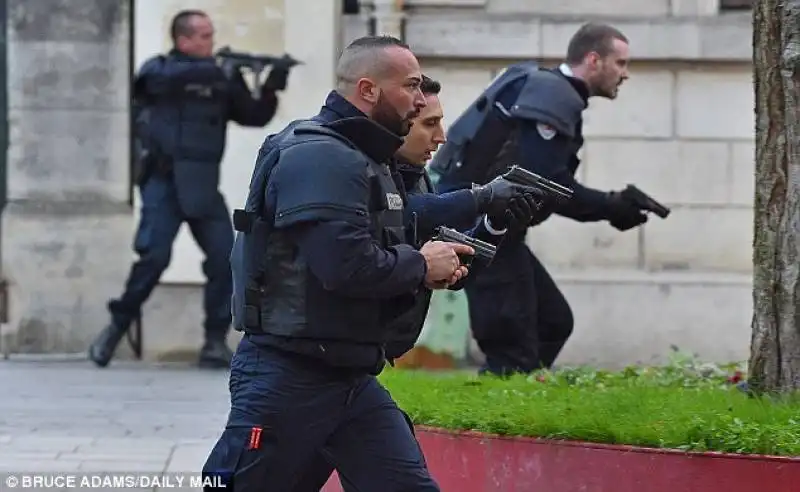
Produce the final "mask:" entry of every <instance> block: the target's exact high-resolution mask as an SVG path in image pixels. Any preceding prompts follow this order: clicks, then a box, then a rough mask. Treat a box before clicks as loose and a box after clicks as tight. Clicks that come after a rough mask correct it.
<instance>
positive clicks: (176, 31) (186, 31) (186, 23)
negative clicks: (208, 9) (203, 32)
mask: <svg viewBox="0 0 800 492" xmlns="http://www.w3.org/2000/svg"><path fill="white" fill-rule="evenodd" d="M197 16H199V17H208V14H206V13H205V12H203V11H202V10H181V11H180V12H178V13H177V14H175V16H174V17H173V18H172V23H171V24H170V26H169V35H170V37H172V42H173V43H176V42H177V41H178V37H179V36H191V35H192V34H194V29H193V28H192V24H191V20H192V17H197Z"/></svg>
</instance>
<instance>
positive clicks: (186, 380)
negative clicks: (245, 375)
mask: <svg viewBox="0 0 800 492" xmlns="http://www.w3.org/2000/svg"><path fill="white" fill-rule="evenodd" d="M227 384H228V374H227V372H226V371H216V372H215V371H200V370H198V369H195V368H190V367H176V366H172V367H169V366H167V367H164V366H161V367H158V366H153V365H146V364H142V363H136V362H119V363H112V365H111V366H109V367H108V368H106V369H104V370H100V369H97V368H95V367H94V366H92V365H91V364H90V363H89V362H20V361H0V391H2V392H1V393H0V474H3V475H4V476H3V478H4V479H5V478H6V477H5V474H7V473H14V472H16V473H20V472H36V471H40V472H50V473H55V472H75V473H80V472H128V473H138V472H142V473H147V474H158V473H160V472H176V473H185V474H193V475H197V474H198V473H199V471H200V469H201V468H202V466H203V462H204V461H205V459H206V457H207V455H208V452H209V451H210V449H211V446H213V444H214V442H215V441H216V439H217V437H218V436H219V434H220V433H221V432H222V428H223V426H224V424H225V420H226V418H227V412H228V408H229V407H228V388H227ZM0 490H11V489H9V488H7V484H6V483H0ZM48 490H57V488H52V487H51V488H48ZM93 490H103V489H102V488H101V489H98V488H95V489H93ZM151 490H152V489H151ZM161 490H166V489H165V488H162V489H161ZM170 490H175V489H174V488H172V489H170Z"/></svg>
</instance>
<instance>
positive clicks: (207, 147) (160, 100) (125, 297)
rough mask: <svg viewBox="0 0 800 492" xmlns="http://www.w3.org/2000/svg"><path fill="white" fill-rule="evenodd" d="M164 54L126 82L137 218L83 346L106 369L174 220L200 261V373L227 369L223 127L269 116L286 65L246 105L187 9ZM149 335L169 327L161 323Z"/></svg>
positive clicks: (164, 256) (159, 266)
mask: <svg viewBox="0 0 800 492" xmlns="http://www.w3.org/2000/svg"><path fill="white" fill-rule="evenodd" d="M171 35H172V40H173V43H174V47H173V49H172V50H171V51H170V52H169V53H168V54H166V55H159V56H155V57H153V58H151V59H150V60H148V61H147V62H145V63H144V65H143V66H142V68H141V70H140V72H139V74H138V75H137V77H136V79H135V81H134V84H133V93H134V101H135V104H136V107H137V112H138V114H137V115H136V116H137V129H136V133H137V138H136V143H137V149H138V156H137V157H138V159H137V165H138V169H137V176H136V179H137V184H138V185H139V188H140V193H141V199H142V213H141V219H140V222H139V227H138V230H137V233H136V237H135V240H134V249H135V251H136V252H137V253H138V255H139V259H138V261H136V263H134V265H133V267H132V269H131V272H130V275H129V277H128V280H127V283H126V286H125V291H124V292H123V294H122V296H121V297H119V298H118V299H115V300H112V301H111V302H109V310H110V312H111V322H110V324H109V325H108V326H107V327H106V328H105V329H104V330H103V331H102V332H101V333H100V335H99V336H98V337H97V339H96V340H95V341H94V343H93V344H92V346H91V347H90V349H89V357H90V358H91V360H92V361H94V362H95V363H96V364H97V365H98V366H101V367H103V366H106V365H107V364H108V363H109V361H110V360H111V358H112V356H113V353H114V350H115V348H116V346H117V345H118V343H119V341H120V340H121V339H122V337H123V336H124V334H125V332H126V331H127V330H128V328H129V326H130V325H131V323H132V321H133V320H134V319H135V318H136V317H137V316H138V315H139V312H140V310H141V307H142V304H143V303H144V302H145V301H146V300H147V298H148V297H149V296H150V294H151V292H152V291H153V289H154V288H155V286H156V285H157V284H158V281H159V278H160V277H161V274H162V273H163V271H164V270H165V269H166V268H167V266H168V265H169V262H170V256H171V249H172V243H173V241H174V240H175V236H176V235H177V233H178V230H179V228H180V226H181V224H182V223H183V222H186V223H187V224H188V225H189V230H190V231H191V232H192V235H193V236H194V239H195V241H196V242H197V244H198V245H199V246H200V248H201V249H202V250H203V252H204V254H205V262H204V263H203V271H204V272H205V275H206V277H207V283H206V286H205V292H204V294H203V298H204V299H203V305H204V308H205V315H206V319H205V326H204V328H205V344H204V345H203V347H202V349H201V352H200V365H201V366H203V367H222V368H225V367H228V366H229V364H230V358H231V352H230V349H229V348H228V346H227V345H226V342H225V339H226V336H227V334H228V331H229V327H230V322H231V316H230V296H231V273H230V264H229V261H228V256H229V254H230V250H231V245H232V243H233V229H232V227H231V222H230V216H229V212H228V209H227V206H226V204H225V201H224V198H223V197H222V195H221V194H220V192H219V191H218V186H219V173H220V169H219V165H220V161H221V159H222V155H223V151H224V148H225V135H226V126H227V123H228V121H235V122H236V123H239V124H240V125H243V126H253V127H262V126H264V125H266V124H267V123H268V122H269V121H270V120H271V119H272V117H273V115H274V114H275V110H276V107H277V102H278V101H277V97H276V94H275V93H276V91H279V90H282V89H284V88H285V86H286V79H287V76H288V68H286V67H282V66H275V67H274V68H273V70H272V72H271V73H270V75H269V77H268V78H267V81H266V82H265V84H264V85H263V87H262V88H261V90H260V98H258V99H254V98H253V97H252V96H251V93H250V90H249V88H248V87H247V85H246V84H245V82H244V79H243V78H242V75H241V74H240V73H239V72H238V71H234V72H232V73H226V72H224V71H223V70H222V69H221V68H220V67H219V66H218V65H217V63H216V60H215V58H214V57H213V56H212V50H213V45H214V27H213V25H212V23H211V19H209V17H208V16H207V15H206V14H205V13H203V12H201V11H197V10H187V11H182V12H180V13H178V14H177V15H176V16H175V17H174V19H173V21H172V27H171ZM159 329H169V327H168V326H164V327H159Z"/></svg>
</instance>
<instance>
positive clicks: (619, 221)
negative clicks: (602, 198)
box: [608, 191, 647, 231]
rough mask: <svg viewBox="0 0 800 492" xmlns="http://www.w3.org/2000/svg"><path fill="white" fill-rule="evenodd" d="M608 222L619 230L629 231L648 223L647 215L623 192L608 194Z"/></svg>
mask: <svg viewBox="0 0 800 492" xmlns="http://www.w3.org/2000/svg"><path fill="white" fill-rule="evenodd" d="M608 222H609V223H610V224H611V225H612V226H613V227H614V228H616V229H617V230H620V231H627V230H628V229H633V228H634V227H636V226H639V225H642V224H644V223H645V222H647V214H645V213H644V212H642V211H641V209H639V207H638V206H637V205H636V204H635V203H634V202H633V201H631V200H628V199H627V198H626V197H625V195H624V194H622V192H619V191H612V192H611V193H609V194H608Z"/></svg>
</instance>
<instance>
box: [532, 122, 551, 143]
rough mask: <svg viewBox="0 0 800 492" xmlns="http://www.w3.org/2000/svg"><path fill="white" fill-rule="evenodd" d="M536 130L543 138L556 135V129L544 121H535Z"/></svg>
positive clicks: (549, 138)
mask: <svg viewBox="0 0 800 492" xmlns="http://www.w3.org/2000/svg"><path fill="white" fill-rule="evenodd" d="M536 131H537V132H539V135H540V136H541V137H542V138H543V139H545V140H552V139H553V137H555V136H556V129H555V128H553V127H552V126H550V125H546V124H544V123H536Z"/></svg>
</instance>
